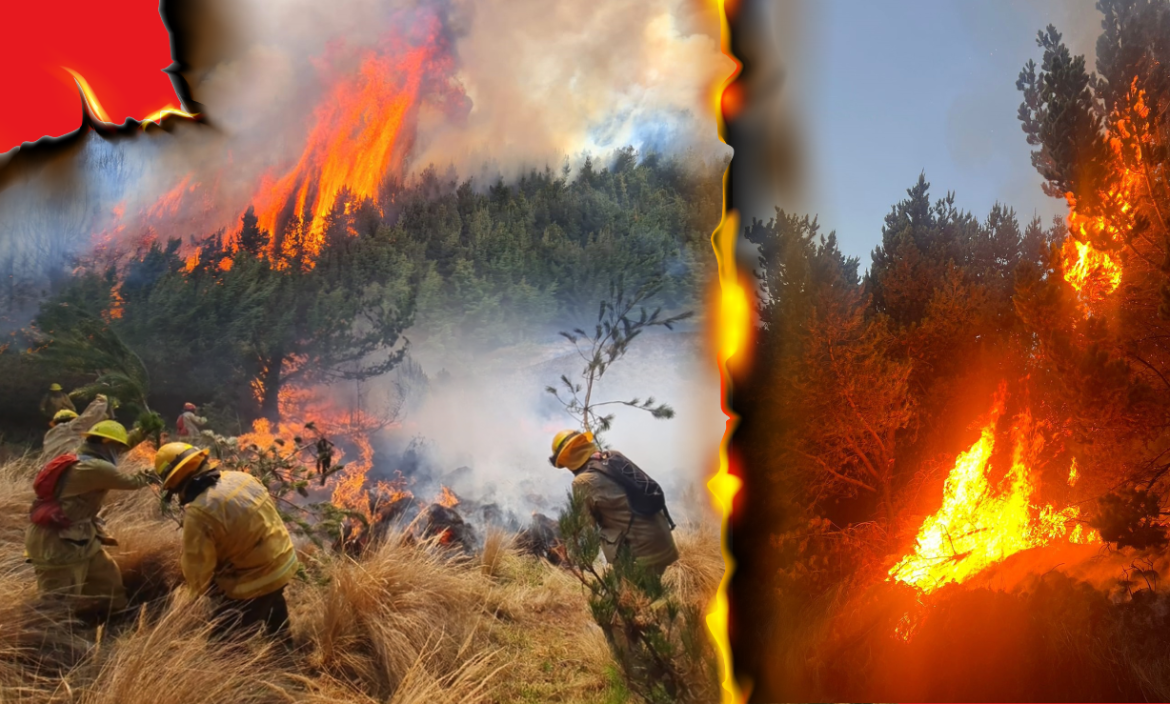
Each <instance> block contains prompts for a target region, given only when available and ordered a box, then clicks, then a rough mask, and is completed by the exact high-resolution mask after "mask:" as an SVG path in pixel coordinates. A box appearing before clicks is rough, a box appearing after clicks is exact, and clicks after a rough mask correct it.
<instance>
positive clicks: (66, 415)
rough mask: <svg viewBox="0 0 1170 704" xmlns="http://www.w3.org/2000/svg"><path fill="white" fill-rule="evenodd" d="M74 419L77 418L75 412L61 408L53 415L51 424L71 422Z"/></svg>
mask: <svg viewBox="0 0 1170 704" xmlns="http://www.w3.org/2000/svg"><path fill="white" fill-rule="evenodd" d="M76 417H77V411H71V410H69V409H68V408H62V409H61V410H59V411H57V412H56V413H55V414H53V423H52V424H53V425H57V424H59V423H65V422H67V421H71V420H73V419H74V418H76Z"/></svg>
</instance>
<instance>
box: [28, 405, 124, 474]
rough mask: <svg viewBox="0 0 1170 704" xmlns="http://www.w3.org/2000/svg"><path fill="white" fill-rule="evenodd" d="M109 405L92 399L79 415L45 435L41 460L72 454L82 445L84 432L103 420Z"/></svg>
mask: <svg viewBox="0 0 1170 704" xmlns="http://www.w3.org/2000/svg"><path fill="white" fill-rule="evenodd" d="M108 410H109V404H108V403H107V402H106V401H105V400H104V399H100V398H99V399H94V400H93V401H92V402H90V404H89V405H88V406H86V407H85V411H83V412H82V414H81V415H79V416H77V417H76V418H74V419H73V420H71V421H68V422H66V423H58V424H57V425H55V426H53V427H52V428H49V432H47V433H45V443H44V449H43V450H42V451H41V458H42V459H43V460H51V459H53V458H54V457H56V456H58V455H63V454H65V453H66V452H73V451H74V450H76V449H77V446H78V445H80V444H81V443H82V441H83V440H84V438H83V437H82V436H83V435H84V433H85V431H87V430H89V429H90V428H92V427H93V426H94V423H97V422H98V421H100V420H105V418H106V412H107V411H108Z"/></svg>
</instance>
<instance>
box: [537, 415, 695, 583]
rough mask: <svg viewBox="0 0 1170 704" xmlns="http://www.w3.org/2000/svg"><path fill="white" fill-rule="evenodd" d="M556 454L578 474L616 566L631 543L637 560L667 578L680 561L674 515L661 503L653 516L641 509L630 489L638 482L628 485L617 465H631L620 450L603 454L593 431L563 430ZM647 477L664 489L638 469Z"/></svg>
mask: <svg viewBox="0 0 1170 704" xmlns="http://www.w3.org/2000/svg"><path fill="white" fill-rule="evenodd" d="M552 451H553V454H552V456H551V457H549V461H550V462H551V463H552V464H553V466H555V467H563V468H565V469H568V470H570V471H571V472H572V473H573V492H574V493H577V494H579V495H582V496H583V498H584V500H585V506H586V508H587V509H588V511H589V513H590V514H592V516H593V519H594V521H595V522H596V523H597V528H598V530H599V531H600V533H601V550H602V553H603V554H604V555H605V559H606V561H608V562H609V563H610V564H613V562H614V561H615V560H616V559H617V553H618V549H619V548H620V547H621V546H622V545H623V544H625V545H626V546H627V547H628V548H629V550H630V553H631V554H632V555H633V557H634V560H635V561H637V562H638V563H639V564H640V565H642V566H643V567H644V568H646V569H647V570H649V571H651V572H653V573H655V574H657V575H658V576H659V577H661V576H662V574H663V572H665V570H666V568H667V567H668V566H670V565H671V564H672V563H674V561H675V560H677V559H678V548H677V547H676V546H675V544H674V536H673V535H672V534H671V528H672V527H673V526H672V525H671V521H670V515H669V513H668V512H667V511H666V509H665V503H664V502H660V503H661V506H662V508H661V510H659V511H657V512H655V513H653V514H652V515H645V512H644V511H643V512H639V511H635V510H634V507H633V506H632V504H631V499H638V498H639V497H638V496H631V493H630V492H637V491H640V489H639V487H638V486H636V484H635V483H631V485H629V486H626V485H623V483H621V476H620V474H619V473H618V472H616V471H615V470H614V468H613V466H614V465H616V464H617V463H619V462H620V463H621V464H626V463H628V464H630V465H632V464H633V463H630V462H629V460H628V459H627V458H626V457H625V456H624V455H622V454H621V453H620V452H614V451H609V452H604V453H603V452H602V451H601V448H600V447H599V446H598V445H597V442H596V441H595V440H594V438H593V433H590V432H579V431H576V430H562V431H561V432H559V433H557V435H556V437H555V438H553V443H552ZM634 472H636V473H637V474H638V475H640V476H641V477H644V478H645V480H647V481H648V482H649V484H652V485H653V488H654V489H655V490H658V485H657V484H656V483H654V482H653V480H650V479H649V477H646V476H645V474H644V473H642V472H641V470H638V469H637V468H636V467H634Z"/></svg>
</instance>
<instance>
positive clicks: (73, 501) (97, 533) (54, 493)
mask: <svg viewBox="0 0 1170 704" xmlns="http://www.w3.org/2000/svg"><path fill="white" fill-rule="evenodd" d="M87 410H88V409H87ZM74 422H76V421H74ZM142 438H143V433H142V432H141V431H140V430H139V429H138V428H135V429H134V431H133V432H131V433H127V432H126V428H125V427H123V426H122V424H121V423H118V422H116V421H112V420H103V421H101V422H99V423H97V424H95V425H94V426H93V427H92V428H89V429H88V430H86V431H85V433H84V441H83V442H82V444H81V446H80V447H78V448H77V454H76V456H73V455H65V456H63V457H60V458H57V459H54V460H52V461H51V462H50V465H52V464H53V463H54V462H57V460H58V459H59V460H62V461H63V462H58V464H57V467H58V468H60V471H58V472H56V473H55V474H54V475H47V474H46V472H47V471H48V470H50V469H51V468H50V466H48V465H46V468H45V470H42V472H41V474H40V475H38V477H37V482H36V483H35V484H34V486H35V487H36V488H37V489H38V492H37V493H38V500H37V501H36V502H35V503H34V504H33V510H32V511H31V512H30V518H31V519H32V522H31V525H29V527H28V530H27V532H26V533H25V540H24V546H25V554H26V556H27V559H28V562H30V563H32V565H33V570H34V572H35V573H36V579H37V588H38V589H39V590H40V592H41V593H42V594H44V595H50V594H53V595H73V596H81V597H89V598H90V599H89V600H88V601H89V602H90V603H89V604H88V605H97V606H104V607H108V608H109V609H110V610H119V609H122V608H124V607H125V606H126V589H125V587H123V585H122V574H121V572H120V571H119V570H118V565H117V564H115V563H114V561H113V560H112V559H110V556H109V554H108V553H107V552H106V550H105V546H107V545H116V544H117V541H115V540H114V539H113V538H111V537H110V536H109V535H108V534H107V533H106V532H105V529H104V526H103V525H102V521H101V519H100V518H99V517H98V512H99V511H100V510H101V508H102V504H103V503H104V502H105V499H106V494H107V493H108V492H109V491H110V490H111V489H123V490H127V491H134V490H137V489H141V488H142V487H144V486H146V485H147V484H150V483H151V482H153V481H154V478H153V475H152V473H151V472H149V471H146V472H142V473H139V474H123V473H121V472H119V471H118V469H117V466H116V465H117V464H118V460H119V459H121V458H122V456H124V455H125V454H126V452H128V451H129V450H130V448H131V447H133V446H134V445H136V444H138V443H139V442H141V440H142ZM45 478H47V479H48V481H49V482H50V484H49V485H48V487H47V490H46V491H45V492H44V494H43V495H42V492H41V489H42V488H44V487H43V486H41V485H42V479H45ZM40 508H44V509H49V511H48V512H47V513H48V514H51V515H49V516H48V518H47V519H46V518H45V516H46V512H42V511H39V510H38V509H40Z"/></svg>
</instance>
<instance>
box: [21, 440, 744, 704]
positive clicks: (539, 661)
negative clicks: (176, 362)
mask: <svg viewBox="0 0 1170 704" xmlns="http://www.w3.org/2000/svg"><path fill="white" fill-rule="evenodd" d="M35 470H36V465H35V463H34V462H33V461H32V460H31V459H15V460H11V461H9V462H7V463H6V464H4V465H3V466H2V467H0V593H2V594H3V595H4V598H3V600H0V704H7V703H8V702H14V703H15V702H22V703H25V702H27V703H29V704H41V703H48V702H85V703H89V704H98V703H102V704H104V703H107V702H108V703H109V704H155V703H158V704H170V703H173V704H180V703H181V704H223V703H226V702H231V703H233V704H260V703H269V702H272V703H275V702H320V703H322V704H323V703H325V702H352V703H354V704H359V703H360V704H372V703H374V702H393V703H396V704H397V703H402V704H406V703H409V702H419V703H423V702H425V703H426V704H443V703H446V702H451V703H452V704H453V703H455V702H472V703H473V702H485V703H486V702H566V703H569V702H573V703H575V702H582V703H583V702H614V703H616V702H625V701H636V698H635V697H634V696H633V695H631V694H629V692H628V691H627V689H626V687H625V684H624V682H623V678H622V676H621V674H620V671H619V669H618V667H617V665H616V663H615V661H614V659H613V657H612V656H611V654H610V651H609V649H608V647H607V645H606V641H605V638H604V636H603V635H602V632H601V630H600V629H599V628H598V627H597V625H596V624H595V623H594V621H593V619H592V616H591V615H590V612H589V608H588V605H587V601H586V595H585V591H584V588H583V587H582V586H581V585H580V583H579V582H577V581H576V580H575V579H574V578H573V577H572V575H570V574H569V573H568V572H566V571H564V570H562V569H560V568H557V567H554V566H552V565H550V564H548V563H547V562H544V561H541V560H538V559H536V558H533V557H530V556H528V555H524V554H521V553H520V552H518V551H517V550H515V549H513V548H512V547H511V536H509V535H505V534H503V533H492V534H489V535H488V537H487V539H486V540H485V543H486V545H485V549H484V551H483V554H482V555H481V556H480V557H478V558H477V559H475V560H473V561H466V562H453V561H450V560H449V559H447V558H445V557H444V554H443V552H442V551H441V550H438V549H428V548H427V547H426V546H421V547H420V546H404V545H402V544H401V543H400V541H398V540H395V539H394V536H391V538H390V539H388V540H387V541H385V542H384V543H381V544H379V545H377V546H375V547H374V548H372V549H370V550H368V551H367V552H366V553H365V554H364V555H362V556H361V557H359V558H357V559H351V558H344V557H340V556H337V555H334V554H332V553H328V552H322V551H318V550H314V549H312V546H311V545H309V546H308V547H309V549H305V550H302V555H301V556H302V562H303V563H304V565H305V566H306V573H307V579H305V580H298V581H295V582H294V583H293V584H292V585H291V586H290V588H289V589H288V591H287V596H288V602H289V610H290V614H291V619H292V632H293V640H294V643H295V649H294V651H293V652H291V653H290V652H287V650H286V649H285V648H284V647H283V646H281V645H279V644H276V643H273V642H271V641H268V640H266V639H264V638H261V637H256V638H253V639H251V640H249V641H246V642H242V643H233V644H223V643H218V642H216V641H214V640H212V639H211V638H210V628H209V625H208V620H207V614H208V611H209V605H208V603H207V602H206V600H204V599H200V600H192V599H189V598H187V597H186V595H185V591H184V590H179V589H176V587H178V586H179V585H180V584H181V581H182V580H181V575H180V572H179V566H178V557H179V531H178V526H177V524H176V523H175V522H174V521H173V520H171V519H167V518H165V517H164V516H163V514H162V513H161V511H160V510H159V505H158V498H157V495H156V494H155V493H154V492H153V491H152V490H150V489H146V490H143V491H140V492H136V493H132V494H130V493H124V492H114V493H111V495H110V500H109V502H108V508H107V511H106V521H107V525H108V527H109V530H110V532H111V534H112V535H113V536H115V537H116V538H117V539H118V541H119V545H118V546H117V547H114V548H110V551H111V554H112V555H113V556H114V559H115V560H116V561H117V562H118V564H119V566H120V567H121V569H122V571H123V575H124V580H125V583H126V586H127V588H128V590H129V592H130V595H131V601H132V604H133V607H132V608H131V609H130V610H129V611H128V612H126V613H123V614H118V615H115V616H114V617H112V618H110V619H108V621H107V622H106V623H104V624H100V625H95V624H86V623H82V622H79V621H77V620H74V619H72V618H71V617H70V616H69V614H68V612H67V611H66V610H64V609H63V608H62V607H61V606H59V605H51V604H42V603H41V602H39V601H38V599H37V594H36V588H35V581H34V578H33V573H32V569H31V567H30V566H29V565H27V564H26V563H25V562H24V557H23V548H24V531H25V527H26V525H27V515H28V506H29V503H30V501H31V498H32V489H31V478H32V476H33V474H34V473H35ZM676 539H677V540H678V543H679V548H680V552H681V553H682V558H681V559H680V560H679V562H678V563H677V564H675V565H673V566H672V567H671V568H670V570H669V571H668V572H667V577H666V580H667V582H668V584H670V585H671V586H672V587H674V588H675V590H676V592H677V593H678V595H679V597H680V598H682V599H684V600H686V601H689V602H692V603H697V604H703V605H705V604H706V603H707V602H708V601H709V599H710V597H711V596H712V595H713V593H714V590H715V588H716V586H717V584H718V581H719V579H720V577H721V576H722V573H723V559H722V556H721V554H720V551H719V542H718V531H717V529H715V528H709V527H696V526H680V528H679V529H678V531H677V532H676Z"/></svg>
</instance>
